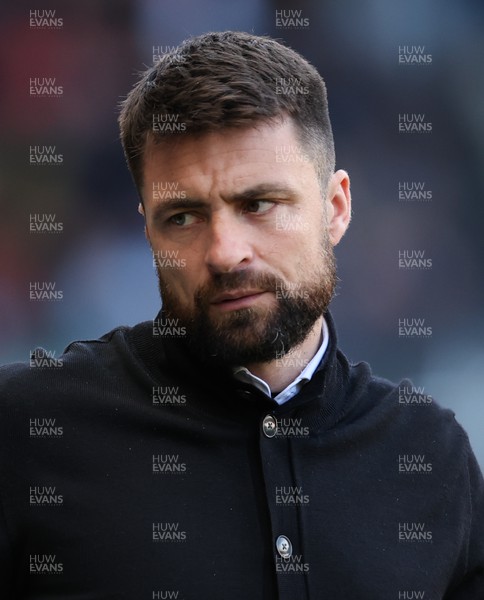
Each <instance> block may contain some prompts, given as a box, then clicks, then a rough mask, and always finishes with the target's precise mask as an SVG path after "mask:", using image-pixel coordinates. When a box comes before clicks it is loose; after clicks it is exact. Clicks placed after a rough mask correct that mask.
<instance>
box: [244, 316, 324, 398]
mask: <svg viewBox="0 0 484 600" xmlns="http://www.w3.org/2000/svg"><path fill="white" fill-rule="evenodd" d="M321 336H322V340H321V345H320V346H319V349H318V351H317V352H316V354H315V355H314V356H313V358H312V359H311V360H310V361H309V362H308V364H307V365H306V366H305V367H304V369H303V370H302V371H301V373H299V375H298V376H297V377H296V379H294V381H292V382H291V383H290V384H289V385H288V386H287V387H285V388H284V389H283V390H282V392H279V393H278V394H277V396H274V400H275V401H276V402H277V403H278V404H284V402H287V401H288V400H290V399H291V398H292V397H293V396H295V395H296V394H297V393H298V392H299V391H300V390H301V388H302V387H303V385H304V384H305V383H307V382H308V381H309V380H310V379H311V377H312V376H313V375H314V372H315V371H316V369H317V368H318V366H319V363H320V362H321V361H322V360H323V356H324V353H325V352H326V348H327V347H328V343H329V333H328V326H327V324H326V321H325V320H324V319H323V329H322V332H321ZM234 377H235V378H236V379H238V380H239V381H243V382H244V383H248V384H250V385H253V386H254V387H256V388H257V389H258V390H260V391H261V392H263V393H264V394H266V395H267V396H269V398H270V397H271V396H272V392H271V388H270V387H269V384H268V383H267V382H266V381H264V380H263V379H261V378H260V377H257V375H254V374H253V373H251V372H250V371H249V369H247V368H246V367H236V368H235V369H234Z"/></svg>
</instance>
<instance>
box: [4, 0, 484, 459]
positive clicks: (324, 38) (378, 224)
mask: <svg viewBox="0 0 484 600" xmlns="http://www.w3.org/2000/svg"><path fill="white" fill-rule="evenodd" d="M46 11H51V12H50V13H46ZM52 11H54V13H52ZM281 11H282V12H281ZM47 14H49V15H50V16H49V19H50V20H49V24H48V25H47V26H43V25H42V16H44V17H45V16H46V15H47ZM0 17H1V18H0V50H1V52H0V125H1V131H2V135H1V139H0V150H1V154H2V161H1V173H0V198H1V213H0V252H1V259H0V363H5V362H11V361H18V360H21V361H27V360H28V359H29V354H30V352H31V351H32V350H33V349H34V348H35V347H36V346H38V345H41V346H43V347H44V348H46V349H47V350H49V351H52V352H55V353H56V355H57V356H58V355H59V354H60V353H61V352H62V350H63V348H64V347H65V346H66V345H67V344H68V343H69V341H71V340H73V339H87V338H96V337H99V336H100V335H102V334H103V333H104V332H106V331H108V330H109V329H111V328H113V327H115V326H117V325H120V324H126V325H131V324H134V323H136V322H139V321H142V320H148V319H152V318H153V317H154V316H155V314H156V312H157V310H158V308H159V304H160V302H159V298H158V291H157V286H156V278H155V273H154V271H153V268H152V262H151V254H150V251H149V248H148V246H147V244H146V242H145V239H144V236H143V228H142V227H143V223H142V219H141V217H140V216H139V215H138V214H137V211H136V208H137V197H136V192H135V190H134V187H133V185H132V183H131V179H130V176H129V174H128V172H127V169H126V168H125V165H124V159H123V156H122V151H121V146H120V144H119V141H118V131H117V125H116V117H117V104H118V102H119V101H120V99H121V98H122V97H123V96H124V95H125V94H126V93H127V92H128V90H129V89H130V88H131V86H132V85H133V84H134V82H135V81H136V78H137V73H138V72H139V71H140V70H142V69H144V68H145V67H147V66H149V65H151V64H153V55H154V54H158V53H159V51H160V49H161V51H163V50H162V49H163V48H167V47H170V46H174V45H176V44H178V43H179V42H181V41H182V40H183V39H185V38H186V37H188V36H191V35H196V34H199V33H203V32H206V31H210V30H222V29H236V30H244V31H250V32H254V33H256V34H268V35H271V36H273V37H276V38H278V39H281V40H284V41H285V42H286V43H287V44H289V45H290V46H292V47H293V48H295V49H296V50H298V51H299V52H301V53H302V54H303V55H304V56H305V57H306V58H308V59H309V60H310V61H311V62H312V63H313V64H315V65H316V66H317V67H318V69H319V71H320V72H321V74H322V75H323V77H324V79H325V80H326V83H327V87H328V92H329V102H330V112H331V117H332V122H333V129H334V135H335V140H336V154H337V166H338V167H340V168H345V169H346V170H348V171H349V173H350V176H351V178H352V192H353V202H354V215H353V223H352V225H351V227H350V230H349V232H348V234H347V236H346V237H345V238H344V240H343V242H342V243H341V245H340V246H339V247H338V248H337V258H338V264H339V276H340V279H341V281H340V285H339V292H338V296H337V298H336V299H335V301H334V302H333V309H332V310H333V314H334V316H335V318H336V322H337V327H338V331H339V337H340V346H341V347H342V349H343V350H344V351H345V352H346V353H347V355H348V356H349V358H350V359H351V360H354V361H358V360H366V361H368V362H370V364H371V365H372V367H373V370H374V372H375V373H377V374H379V375H381V376H383V377H386V378H389V379H392V380H399V379H401V378H402V377H410V378H411V379H412V380H413V381H414V383H415V385H416V386H421V387H423V388H424V390H425V393H428V394H431V395H432V396H433V397H435V398H436V399H437V400H438V401H439V402H440V403H441V404H443V405H445V406H448V407H451V408H452V409H453V410H454V411H455V412H456V414H457V418H458V420H459V421H460V422H461V423H462V424H463V425H464V427H465V428H466V430H467V431H468V433H469V435H470V438H471V442H472V444H473V446H474V449H475V452H476V454H477V456H478V460H479V461H480V463H481V465H482V466H484V425H483V423H484V398H483V396H484V392H483V388H484V385H483V377H482V373H483V371H484V346H483V339H484V337H483V334H484V281H483V277H482V272H483V269H482V261H483V258H484V236H483V234H482V233H483V225H484V214H483V213H484V209H483V200H484V198H483V191H484V171H483V168H482V164H483V155H484V115H483V111H484V73H483V69H484V67H483V65H484V62H483V56H484V36H483V35H482V32H483V31H484V4H483V3H482V2H481V1H480V0H466V2H459V3H457V2H446V3H443V2H441V0H406V1H405V2H401V1H399V0H366V1H365V2H361V0H328V1H325V0H297V1H296V0H292V1H288V2H280V1H279V0H274V1H271V0H246V1H245V2H243V3H242V2H240V1H239V0H204V1H203V2H202V1H200V0H176V2H175V1H174V0H137V1H136V2H135V1H134V0H116V1H114V0H83V2H82V3H73V2H71V3H66V2H61V1H59V2H55V1H52V0H49V2H33V1H31V0H29V2H28V3H27V2H25V1H24V0H16V2H15V3H14V2H13V1H11V2H10V3H8V2H7V3H3V4H2V7H1V8H0ZM32 18H33V21H31V19H32ZM44 23H45V22H44ZM32 24H33V26H32ZM43 78H54V79H55V82H54V85H53V87H56V88H57V90H56V92H57V93H52V94H50V95H48V96H47V97H43V98H42V97H37V96H35V95H32V93H31V90H30V87H31V84H32V81H31V80H33V81H34V87H35V85H38V83H39V81H41V80H42V79H43ZM51 84H52V82H51ZM60 88H62V89H60ZM399 115H400V120H401V118H402V117H401V115H410V117H411V118H415V115H418V116H417V119H418V118H420V119H422V122H424V123H425V124H426V125H427V127H426V128H427V130H428V129H431V132H427V133H402V132H400V131H399ZM422 115H423V116H422ZM428 125H430V127H428ZM46 147H50V148H51V150H50V154H51V155H53V156H56V157H57V158H56V160H54V162H52V163H50V164H45V163H43V162H41V163H40V164H39V163H38V159H37V158H36V157H38V156H39V155H40V156H41V157H43V156H46V155H48V154H49V151H48V150H46ZM32 156H33V157H34V158H33V162H32ZM42 160H44V159H41V161H42ZM36 163H37V164H36ZM405 186H407V187H406V189H407V190H408V189H411V188H412V187H413V188H414V189H415V187H416V186H417V187H418V186H420V188H421V189H422V190H424V192H425V193H424V194H421V195H420V196H421V198H420V199H414V197H413V198H412V194H411V193H407V194H405V193H404V194H403V199H402V197H401V195H400V194H399V192H401V191H402V190H403V189H404V188H405ZM422 186H423V187H422ZM414 196H415V195H414ZM46 214H47V215H51V216H50V217H48V218H50V219H51V220H53V221H51V222H53V223H54V224H55V227H50V232H43V233H39V232H36V231H35V226H34V231H31V223H32V220H33V219H34V221H35V218H36V217H35V215H46ZM32 215H34V217H33V216H32ZM52 215H53V216H52ZM405 251H407V252H409V253H410V254H411V253H412V252H415V251H417V252H420V253H421V252H423V253H424V254H423V255H422V254H420V256H421V257H422V256H423V257H424V258H425V261H426V263H425V264H426V266H427V268H423V267H421V268H412V269H405V268H401V266H399V256H400V254H399V253H402V252H405ZM407 256H408V255H407ZM429 259H430V262H429ZM32 282H37V283H38V284H40V285H43V284H45V283H46V282H47V283H50V284H54V285H55V290H56V292H61V293H60V294H59V293H58V294H57V296H58V298H59V299H58V300H57V301H55V300H54V301H43V302H42V301H32V300H31V299H30V294H29V290H30V286H31V284H32ZM60 296H62V298H60ZM402 319H408V320H410V321H411V320H412V319H420V320H422V319H423V321H420V322H421V323H422V324H424V326H425V327H430V328H431V335H428V336H416V337H410V338H405V337H402V336H401V335H399V321H400V320H402ZM407 323H408V321H407Z"/></svg>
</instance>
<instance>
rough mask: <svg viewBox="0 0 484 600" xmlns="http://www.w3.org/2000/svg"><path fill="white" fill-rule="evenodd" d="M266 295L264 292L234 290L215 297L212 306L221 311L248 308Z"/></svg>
mask: <svg viewBox="0 0 484 600" xmlns="http://www.w3.org/2000/svg"><path fill="white" fill-rule="evenodd" d="M266 293H267V292H265V291H264V290H232V291H230V292H224V293H223V294H218V295H216V296H214V298H213V299H212V301H211V305H212V306H213V307H214V308H216V309H218V310H221V311H228V310H237V309H241V308H248V307H249V306H251V305H252V304H254V303H256V302H257V301H258V300H259V298H260V297H261V296H262V295H264V294H266Z"/></svg>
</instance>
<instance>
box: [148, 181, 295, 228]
mask: <svg viewBox="0 0 484 600" xmlns="http://www.w3.org/2000/svg"><path fill="white" fill-rule="evenodd" d="M296 193H297V192H296V190H295V189H294V188H292V187H291V186H288V185H281V184H280V183H275V184H273V183H261V184H259V185H256V186H254V187H251V188H248V189H247V190H243V191H242V192H239V193H236V194H232V195H231V196H230V197H228V198H224V200H226V201H227V202H244V201H248V200H256V199H257V198H261V197H267V196H272V197H284V198H289V197H291V196H294V195H295V194H296ZM209 205H210V202H206V201H204V200H199V199H196V198H189V197H187V198H171V199H167V200H161V201H160V203H159V204H157V205H156V206H155V208H154V209H153V219H154V220H158V219H160V218H163V216H164V215H166V214H167V213H169V212H171V211H174V210H178V209H185V210H187V211H189V210H194V209H200V208H207V206H209Z"/></svg>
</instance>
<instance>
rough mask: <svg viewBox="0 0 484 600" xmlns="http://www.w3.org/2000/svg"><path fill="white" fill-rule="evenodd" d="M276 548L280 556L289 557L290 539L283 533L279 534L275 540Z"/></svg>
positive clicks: (290, 554) (290, 550)
mask: <svg viewBox="0 0 484 600" xmlns="http://www.w3.org/2000/svg"><path fill="white" fill-rule="evenodd" d="M276 548H277V551H278V552H279V555H280V556H282V558H290V557H291V556H292V544H291V540H290V539H289V538H287V537H286V536H285V535H280V536H279V537H278V538H277V540H276Z"/></svg>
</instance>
